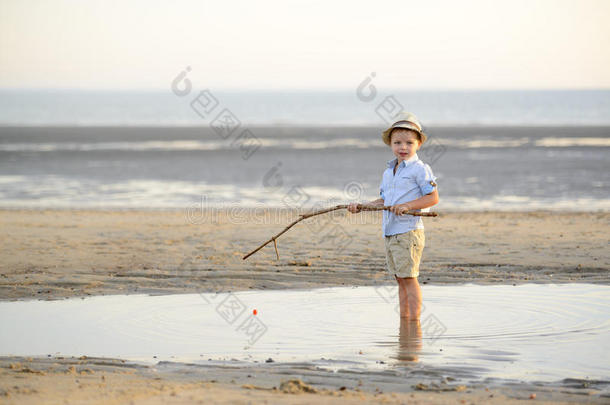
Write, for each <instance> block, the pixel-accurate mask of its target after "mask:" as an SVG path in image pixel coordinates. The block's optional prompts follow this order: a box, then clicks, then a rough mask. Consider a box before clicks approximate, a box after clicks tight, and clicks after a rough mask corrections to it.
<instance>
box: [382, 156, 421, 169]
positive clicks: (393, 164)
mask: <svg viewBox="0 0 610 405" xmlns="http://www.w3.org/2000/svg"><path fill="white" fill-rule="evenodd" d="M416 160H419V157H417V153H415V154H414V155H413V156H411V157H410V158H409V159H407V160H403V161H402V163H401V165H403V166H406V165H408V164H410V163H412V162H415V161H416ZM397 161H398V158H394V159H392V160H388V168H390V169H393V168H394V166H395V165H396V162H397Z"/></svg>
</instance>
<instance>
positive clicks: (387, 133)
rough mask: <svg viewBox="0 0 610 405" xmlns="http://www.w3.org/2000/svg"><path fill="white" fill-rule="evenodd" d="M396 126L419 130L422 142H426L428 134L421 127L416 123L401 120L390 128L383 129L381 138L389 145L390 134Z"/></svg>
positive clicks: (414, 130)
mask: <svg viewBox="0 0 610 405" xmlns="http://www.w3.org/2000/svg"><path fill="white" fill-rule="evenodd" d="M396 128H404V129H408V130H411V131H413V132H417V133H418V134H419V136H420V140H421V143H424V142H426V139H427V138H428V137H427V136H426V134H425V133H424V132H423V131H420V130H419V128H417V127H416V126H415V125H413V124H410V123H408V122H401V123H397V124H394V125H392V126H391V127H390V128H388V129H386V130H385V131H383V133H382V135H381V139H383V142H384V143H385V144H386V145H388V146H389V145H390V135H391V134H392V131H393V130H394V129H396Z"/></svg>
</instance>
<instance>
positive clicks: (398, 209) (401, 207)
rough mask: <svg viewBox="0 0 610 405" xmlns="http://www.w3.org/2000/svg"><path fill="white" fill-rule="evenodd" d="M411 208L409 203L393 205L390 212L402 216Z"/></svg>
mask: <svg viewBox="0 0 610 405" xmlns="http://www.w3.org/2000/svg"><path fill="white" fill-rule="evenodd" d="M410 209H411V207H409V203H404V204H396V205H392V207H391V208H390V212H393V213H394V214H396V215H402V214H403V213H405V212H407V211H409V210H410Z"/></svg>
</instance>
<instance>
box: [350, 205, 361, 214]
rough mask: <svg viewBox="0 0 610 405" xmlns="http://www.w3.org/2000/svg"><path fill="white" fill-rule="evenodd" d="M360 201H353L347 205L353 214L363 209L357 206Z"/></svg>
mask: <svg viewBox="0 0 610 405" xmlns="http://www.w3.org/2000/svg"><path fill="white" fill-rule="evenodd" d="M357 205H358V203H351V204H350V205H348V206H347V210H348V211H349V212H351V213H352V214H357V213H359V212H360V211H362V210H361V209H360V208H358V207H357Z"/></svg>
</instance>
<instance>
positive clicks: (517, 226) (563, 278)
mask: <svg viewBox="0 0 610 405" xmlns="http://www.w3.org/2000/svg"><path fill="white" fill-rule="evenodd" d="M379 215H380V214H379V213H371V212H369V213H364V214H355V215H352V214H348V213H346V212H339V213H337V214H335V215H329V216H325V217H317V218H318V219H317V220H314V219H309V220H306V221H303V222H302V223H299V224H297V225H296V226H295V227H293V228H292V229H291V230H289V231H288V232H287V233H286V234H284V235H283V236H282V237H281V238H280V239H279V240H278V248H279V252H280V260H276V258H275V251H274V249H273V244H270V245H268V246H266V247H265V248H264V249H263V250H261V251H260V252H258V253H257V254H255V255H254V256H252V257H251V258H249V259H248V260H246V261H244V260H242V256H244V255H245V254H246V253H248V252H249V251H251V250H253V249H254V248H256V247H257V246H258V245H259V244H260V243H262V242H264V241H265V240H267V239H268V238H269V237H271V236H272V235H274V234H275V233H277V232H279V231H280V230H281V229H283V228H284V226H286V225H287V224H288V223H289V222H290V221H291V220H293V219H295V218H296V217H297V215H296V214H295V213H294V212H288V211H281V210H260V211H256V212H255V213H252V212H249V213H248V212H243V211H209V212H206V213H203V214H202V213H196V212H191V213H190V214H187V212H185V211H103V210H100V211H94V210H0V229H2V232H1V233H0V266H1V267H0V276H1V278H0V299H3V300H14V299H32V298H37V299H61V298H64V297H74V296H86V295H100V294H128V293H155V294H174V293H188V292H203V291H237V290H244V289H284V288H313V287H328V286H340V285H374V284H380V283H394V281H393V280H392V279H391V278H390V277H389V275H388V274H387V273H386V271H385V267H384V266H385V257H384V253H383V252H384V251H383V240H382V238H381V231H380V222H379ZM424 221H425V226H426V248H425V251H424V258H423V263H422V267H421V269H420V282H423V283H431V284H443V283H464V282H475V283H511V284H512V283H523V282H528V283H531V282H543V283H549V282H551V283H552V282H589V283H603V284H608V283H609V281H610V277H609V276H610V249H608V229H609V227H608V225H609V224H610V213H554V212H530V213H501V212H483V213H472V212H470V213H442V215H441V216H440V217H438V218H426V219H424ZM325 373H326V372H324V371H321V370H316V369H312V368H311V367H309V368H303V367H301V366H290V365H281V364H275V365H258V366H256V367H255V368H252V367H233V368H226V367H219V366H215V367H202V366H198V367H191V366H188V365H184V364H182V365H173V364H167V363H163V364H161V363H160V364H157V365H155V366H149V365H143V364H135V363H129V362H124V361H122V360H113V359H90V358H82V359H78V358H65V359H64V358H57V357H49V358H29V359H27V358H14V357H4V358H0V402H6V403H26V404H27V403H37V404H38V403H57V402H63V399H64V398H67V399H69V402H80V403H102V402H103V403H134V404H138V403H146V404H150V403H152V404H154V403H176V404H179V403H192V402H195V403H244V404H246V403H249V402H250V401H251V402H256V403H258V402H265V401H267V402H268V403H290V404H297V403H311V402H314V401H315V402H316V403H334V402H337V400H338V399H341V402H344V403H351V402H353V403H379V402H385V403H406V402H407V401H408V402H409V403H411V402H413V403H439V404H440V403H521V401H522V400H523V399H529V397H530V395H531V394H533V393H535V394H536V400H537V401H538V402H541V401H549V403H561V402H566V403H568V402H599V403H603V402H607V400H608V398H607V397H601V396H599V395H598V394H599V393H596V392H594V391H592V390H589V389H587V388H586V387H580V388H579V387H578V384H579V383H578V382H576V383H575V384H576V385H577V386H575V387H569V386H562V387H550V386H546V387H544V386H539V387H535V386H528V385H511V386H504V387H485V386H456V385H451V384H447V385H444V383H443V382H442V381H439V382H438V384H436V385H431V384H429V383H428V382H426V383H425V385H418V384H424V383H421V382H419V381H393V380H392V379H391V378H386V380H384V381H383V382H378V381H381V380H379V379H377V378H376V377H375V376H374V375H372V374H367V375H366V376H360V377H359V376H355V375H352V374H351V373H347V372H345V373H341V372H339V374H334V375H333V376H330V375H325ZM331 377H332V378H331ZM386 377H387V376H386ZM290 379H295V380H298V381H297V382H294V383H292V384H291V383H289V382H288V380H290ZM273 387H275V389H274V388H273ZM341 387H345V389H343V390H341ZM310 388H311V389H313V390H315V393H313V392H308V391H311V390H310ZM284 391H286V392H284ZM290 391H294V392H296V394H295V393H290ZM199 401H201V402H199Z"/></svg>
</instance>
